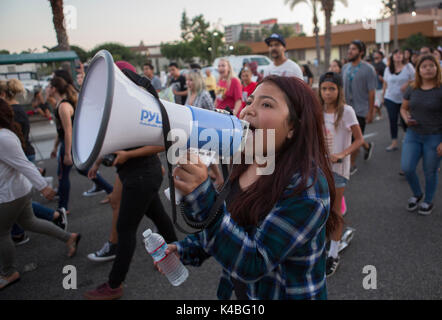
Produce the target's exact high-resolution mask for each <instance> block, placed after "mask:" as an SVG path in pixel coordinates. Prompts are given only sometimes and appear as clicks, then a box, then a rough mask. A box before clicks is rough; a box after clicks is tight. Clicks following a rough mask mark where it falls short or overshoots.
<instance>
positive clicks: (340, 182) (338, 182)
mask: <svg viewBox="0 0 442 320" xmlns="http://www.w3.org/2000/svg"><path fill="white" fill-rule="evenodd" d="M333 178H334V179H335V188H345V187H346V186H347V183H348V179H347V178H345V177H343V176H341V175H340V174H337V173H336V172H333Z"/></svg>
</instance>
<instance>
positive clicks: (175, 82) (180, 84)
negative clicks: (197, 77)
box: [170, 75, 187, 104]
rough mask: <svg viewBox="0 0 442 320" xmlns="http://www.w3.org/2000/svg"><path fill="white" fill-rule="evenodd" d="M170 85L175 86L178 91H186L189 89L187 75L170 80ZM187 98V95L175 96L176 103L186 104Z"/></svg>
mask: <svg viewBox="0 0 442 320" xmlns="http://www.w3.org/2000/svg"><path fill="white" fill-rule="evenodd" d="M170 85H171V86H174V89H175V90H176V91H186V90H187V85H186V77H185V76H183V75H180V76H179V77H178V78H176V79H172V81H171V82H170ZM186 100H187V95H185V96H175V103H178V104H184V103H186Z"/></svg>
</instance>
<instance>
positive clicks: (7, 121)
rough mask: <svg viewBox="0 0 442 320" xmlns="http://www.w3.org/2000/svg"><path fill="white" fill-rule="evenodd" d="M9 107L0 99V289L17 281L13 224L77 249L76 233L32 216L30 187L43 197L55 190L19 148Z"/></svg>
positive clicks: (20, 137)
mask: <svg viewBox="0 0 442 320" xmlns="http://www.w3.org/2000/svg"><path fill="white" fill-rule="evenodd" d="M13 114H14V113H13V110H12V108H11V107H10V106H9V105H8V103H7V102H6V101H5V100H3V99H0V150H2V151H1V152H0V267H1V269H2V270H1V276H0V290H3V289H5V288H6V287H8V286H10V285H12V284H14V283H15V282H17V281H18V280H20V273H19V272H18V270H17V266H16V261H15V248H14V244H13V242H12V240H11V236H10V232H11V229H12V226H13V224H14V223H16V222H17V223H18V224H19V225H20V226H21V227H22V228H24V229H25V230H27V231H31V232H37V233H41V234H46V235H48V236H51V237H54V238H57V239H58V240H60V241H63V242H65V243H66V245H67V247H68V256H69V257H73V256H74V255H75V253H76V252H77V247H78V242H79V241H80V239H81V235H80V234H79V233H68V232H66V231H64V230H62V229H61V228H59V227H57V226H55V225H54V224H53V223H52V222H49V221H46V220H42V219H38V218H36V217H35V216H34V213H33V211H32V205H31V191H32V186H34V187H35V188H36V189H37V190H39V191H40V192H41V193H42V195H43V196H44V197H45V198H47V199H49V200H50V199H52V198H53V197H54V195H55V191H54V190H53V189H52V188H51V187H50V186H49V185H48V183H47V181H46V180H45V179H44V178H43V177H42V176H41V174H40V172H39V171H38V169H37V168H36V167H35V165H34V164H33V163H32V162H30V161H29V160H28V159H27V158H26V156H25V154H24V152H23V150H24V149H25V144H24V139H23V135H22V133H21V131H20V128H19V124H18V123H17V122H15V121H14V120H13V119H14V115H13Z"/></svg>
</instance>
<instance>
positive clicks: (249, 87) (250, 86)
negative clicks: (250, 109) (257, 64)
mask: <svg viewBox="0 0 442 320" xmlns="http://www.w3.org/2000/svg"><path fill="white" fill-rule="evenodd" d="M241 82H242V104H241V109H240V110H239V112H238V114H237V116H238V117H239V115H240V113H241V111H242V110H243V109H244V108H245V107H246V105H247V100H248V99H249V96H250V95H251V94H252V93H253V91H255V89H256V86H257V84H258V83H257V82H253V81H252V70H250V68H249V67H245V68H244V69H243V70H242V73H241Z"/></svg>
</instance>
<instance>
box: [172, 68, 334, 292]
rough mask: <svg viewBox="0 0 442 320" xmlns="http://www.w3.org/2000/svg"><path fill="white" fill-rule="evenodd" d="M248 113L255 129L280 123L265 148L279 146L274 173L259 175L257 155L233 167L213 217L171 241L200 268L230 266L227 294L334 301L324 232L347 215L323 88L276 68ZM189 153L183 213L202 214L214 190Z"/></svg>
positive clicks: (222, 287)
mask: <svg viewBox="0 0 442 320" xmlns="http://www.w3.org/2000/svg"><path fill="white" fill-rule="evenodd" d="M241 117H242V119H244V120H246V121H248V122H249V123H250V127H251V130H252V131H256V130H264V131H267V130H269V129H274V132H275V140H274V144H273V143H270V140H269V141H268V142H267V141H266V140H264V142H263V146H262V148H263V151H264V152H267V153H268V154H270V153H272V152H275V153H276V158H275V159H274V160H273V161H275V168H274V171H273V173H271V174H267V175H265V174H264V175H263V174H260V173H259V165H258V164H257V162H256V158H254V161H253V163H252V164H246V163H244V162H242V163H241V164H239V165H234V167H233V169H232V170H233V171H232V176H231V179H230V184H231V189H230V192H229V194H228V196H227V198H226V202H225V203H223V204H222V205H221V208H220V209H219V211H218V212H219V214H218V216H217V217H216V218H215V220H214V221H213V222H212V223H211V224H210V225H209V226H208V227H207V228H205V229H204V230H203V231H202V232H200V233H197V234H194V235H191V236H188V237H186V238H185V239H184V240H182V241H179V242H175V243H172V244H169V245H168V250H167V252H168V253H169V254H171V253H174V252H175V253H177V254H178V255H179V257H180V259H181V260H182V261H183V263H184V264H191V265H194V266H200V265H201V264H202V263H203V262H204V261H205V260H206V259H207V258H209V257H211V256H212V257H214V258H215V260H216V261H217V262H218V263H219V264H220V265H221V267H222V277H221V280H220V283H219V287H218V293H217V296H218V298H219V299H230V297H231V295H232V293H233V291H234V292H235V295H236V297H237V299H240V300H246V299H253V300H255V299H273V300H282V299H326V298H327V289H326V280H325V258H326V257H325V239H326V232H327V233H330V232H333V231H334V228H335V227H336V225H337V224H338V223H340V222H339V221H340V219H342V218H341V216H340V215H339V214H337V213H335V212H332V210H331V208H332V207H333V205H334V201H335V188H334V184H333V177H332V172H331V170H330V165H329V162H328V159H327V156H326V155H327V150H326V145H325V139H324V134H323V132H324V122H323V116H322V110H321V106H320V105H319V103H318V100H317V98H316V96H315V93H314V92H313V91H312V90H311V89H310V88H309V87H308V85H307V84H306V83H304V81H303V80H301V79H297V78H295V77H279V76H268V77H266V78H265V79H264V80H263V82H261V83H260V84H259V85H258V87H257V88H256V90H255V92H254V93H253V94H252V95H251V96H249V99H248V101H247V106H246V108H245V109H244V110H243V111H242V113H241ZM264 134H265V133H264ZM272 146H274V150H272V149H273V148H272V149H271V147H272ZM244 156H245V155H244V154H243V157H244ZM183 160H184V161H185V164H184V163H183V164H180V166H179V167H177V168H175V170H174V172H173V175H174V177H175V178H176V177H177V176H179V177H180V180H178V179H175V184H176V187H177V189H179V190H180V192H181V193H182V194H183V195H184V196H185V197H184V213H185V214H186V216H187V217H188V218H189V219H191V220H192V221H202V220H204V219H205V218H206V215H207V214H208V212H209V210H210V208H211V207H212V206H213V205H214V201H215V198H216V191H215V188H214V186H213V185H212V183H211V181H210V179H209V178H208V175H207V168H206V166H204V164H202V163H201V162H198V161H195V162H190V163H189V161H188V160H187V159H183ZM196 160H198V159H196ZM243 160H244V158H243ZM180 163H181V162H180ZM195 163H196V164H195ZM167 252H166V253H167Z"/></svg>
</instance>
